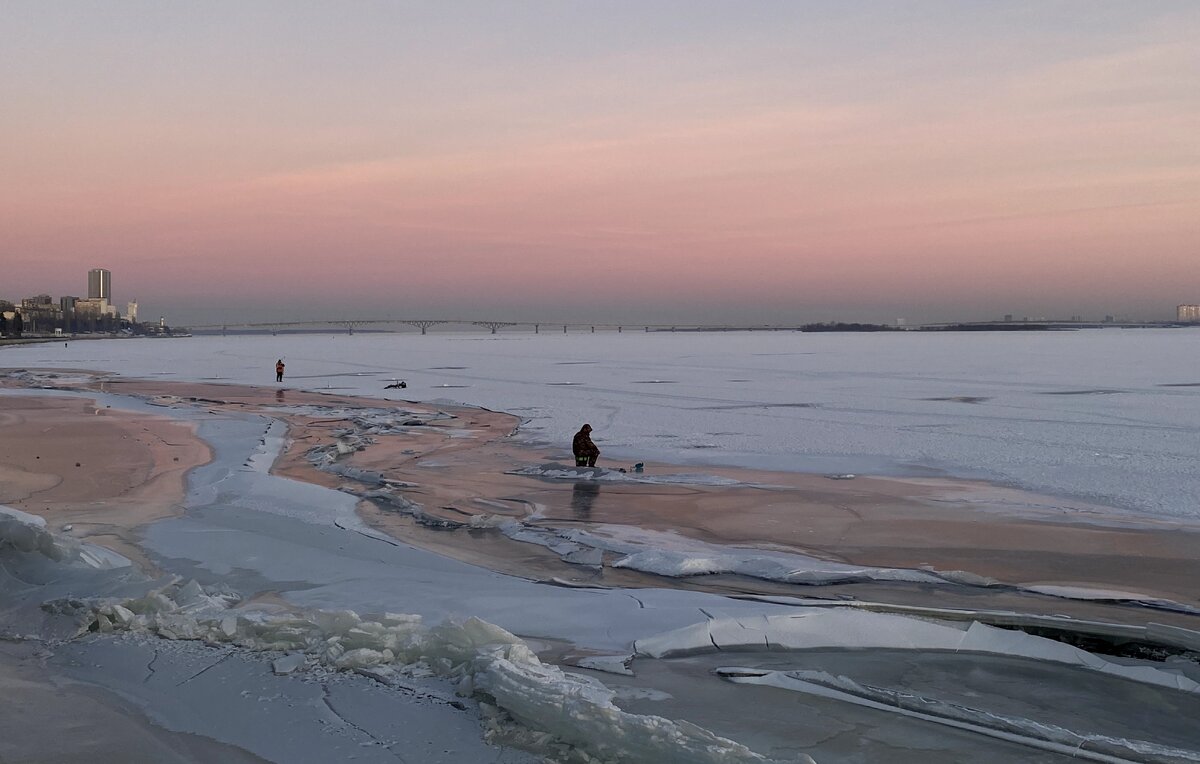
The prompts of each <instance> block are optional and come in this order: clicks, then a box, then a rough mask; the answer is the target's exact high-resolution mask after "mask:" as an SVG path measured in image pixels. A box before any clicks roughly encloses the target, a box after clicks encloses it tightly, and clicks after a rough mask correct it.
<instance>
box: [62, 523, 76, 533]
mask: <svg viewBox="0 0 1200 764" xmlns="http://www.w3.org/2000/svg"><path fill="white" fill-rule="evenodd" d="M74 527H75V526H74V525H71V524H70V523H67V524H66V525H64V526H63V530H64V531H69V530H71V529H72V528H74Z"/></svg>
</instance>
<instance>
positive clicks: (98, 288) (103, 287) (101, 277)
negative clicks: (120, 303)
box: [88, 268, 112, 301]
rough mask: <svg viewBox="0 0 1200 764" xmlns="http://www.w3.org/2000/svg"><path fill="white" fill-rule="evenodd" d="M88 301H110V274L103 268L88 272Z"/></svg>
mask: <svg viewBox="0 0 1200 764" xmlns="http://www.w3.org/2000/svg"><path fill="white" fill-rule="evenodd" d="M88 299H89V300H110V301H111V300H112V273H111V272H110V271H107V270H105V269H103V268H93V269H92V270H90V271H88Z"/></svg>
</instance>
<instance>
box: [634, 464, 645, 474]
mask: <svg viewBox="0 0 1200 764" xmlns="http://www.w3.org/2000/svg"><path fill="white" fill-rule="evenodd" d="M645 466H646V465H645V463H643V462H638V463H637V464H635V465H633V471H634V472H641V471H642V469H643V468H644V467H645Z"/></svg>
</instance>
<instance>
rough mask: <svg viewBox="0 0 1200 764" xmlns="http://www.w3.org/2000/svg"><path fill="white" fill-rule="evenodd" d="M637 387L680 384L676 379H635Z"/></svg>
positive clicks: (634, 382)
mask: <svg viewBox="0 0 1200 764" xmlns="http://www.w3.org/2000/svg"><path fill="white" fill-rule="evenodd" d="M633 384H635V385H676V384H679V381H678V380H675V379H635V380H634V381H633Z"/></svg>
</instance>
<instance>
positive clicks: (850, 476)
mask: <svg viewBox="0 0 1200 764" xmlns="http://www.w3.org/2000/svg"><path fill="white" fill-rule="evenodd" d="M825 477H827V478H829V479H830V480H853V479H854V478H856V477H858V475H854V474H850V473H847V474H845V475H826V476H825Z"/></svg>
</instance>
